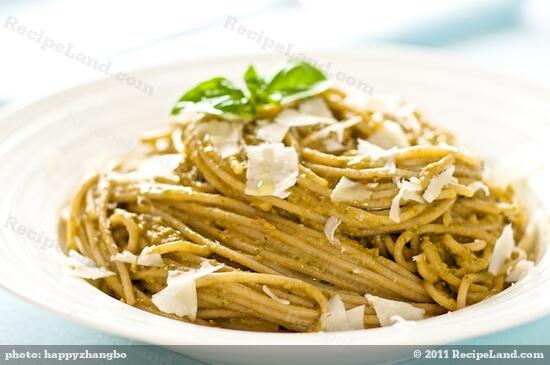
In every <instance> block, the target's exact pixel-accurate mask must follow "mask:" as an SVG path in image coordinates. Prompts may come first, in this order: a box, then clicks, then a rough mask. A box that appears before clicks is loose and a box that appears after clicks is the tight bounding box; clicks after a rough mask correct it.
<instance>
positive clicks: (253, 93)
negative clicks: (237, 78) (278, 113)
mask: <svg viewBox="0 0 550 365" xmlns="http://www.w3.org/2000/svg"><path fill="white" fill-rule="evenodd" d="M244 82H245V83H246V87H247V88H248V92H249V93H250V101H251V102H252V103H253V104H255V105H259V104H265V103H267V102H268V100H269V99H268V97H267V95H266V93H265V87H266V85H267V84H266V82H265V81H264V79H262V78H261V77H260V76H259V75H258V73H257V72H256V69H255V68H254V66H252V65H250V66H248V68H247V69H246V72H245V73H244Z"/></svg>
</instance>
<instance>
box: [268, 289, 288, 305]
mask: <svg viewBox="0 0 550 365" xmlns="http://www.w3.org/2000/svg"><path fill="white" fill-rule="evenodd" d="M262 291H263V292H264V293H266V294H267V296H268V297H270V298H271V299H273V300H274V301H276V302H278V303H281V304H284V305H289V304H290V301H289V300H286V299H281V298H279V297H278V296H276V295H275V293H273V291H272V290H271V289H269V287H268V286H267V285H262Z"/></svg>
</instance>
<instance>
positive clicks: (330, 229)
mask: <svg viewBox="0 0 550 365" xmlns="http://www.w3.org/2000/svg"><path fill="white" fill-rule="evenodd" d="M340 223H342V221H341V220H340V218H338V217H335V216H332V217H329V218H328V219H327V222H326V223H325V229H324V232H325V236H326V237H327V238H328V240H329V241H330V243H338V242H339V241H338V239H337V238H336V237H334V234H335V233H336V229H337V228H338V226H339V225H340Z"/></svg>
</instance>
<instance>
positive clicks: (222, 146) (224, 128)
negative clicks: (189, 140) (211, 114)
mask: <svg viewBox="0 0 550 365" xmlns="http://www.w3.org/2000/svg"><path fill="white" fill-rule="evenodd" d="M242 129H243V125H242V123H231V122H221V121H212V122H206V123H201V124H199V126H198V127H197V130H198V131H199V132H200V133H204V134H205V136H207V138H208V140H209V141H210V142H211V143H212V145H213V146H214V148H216V149H217V151H218V153H219V154H220V156H221V157H222V158H226V157H229V156H233V155H234V154H236V153H238V152H239V151H240V150H241V147H240V145H239V143H240V141H241V138H242Z"/></svg>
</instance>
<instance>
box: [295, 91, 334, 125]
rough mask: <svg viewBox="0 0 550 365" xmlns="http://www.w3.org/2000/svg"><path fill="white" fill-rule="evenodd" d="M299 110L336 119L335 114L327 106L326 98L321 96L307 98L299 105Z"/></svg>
mask: <svg viewBox="0 0 550 365" xmlns="http://www.w3.org/2000/svg"><path fill="white" fill-rule="evenodd" d="M298 110H299V111H300V113H303V114H309V115H315V116H318V117H323V118H332V119H334V116H333V115H332V112H331V111H330V109H329V107H328V106H327V103H326V102H325V99H323V98H322V97H320V96H316V97H313V98H308V99H305V100H304V101H302V102H301V103H300V105H299V106H298Z"/></svg>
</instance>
